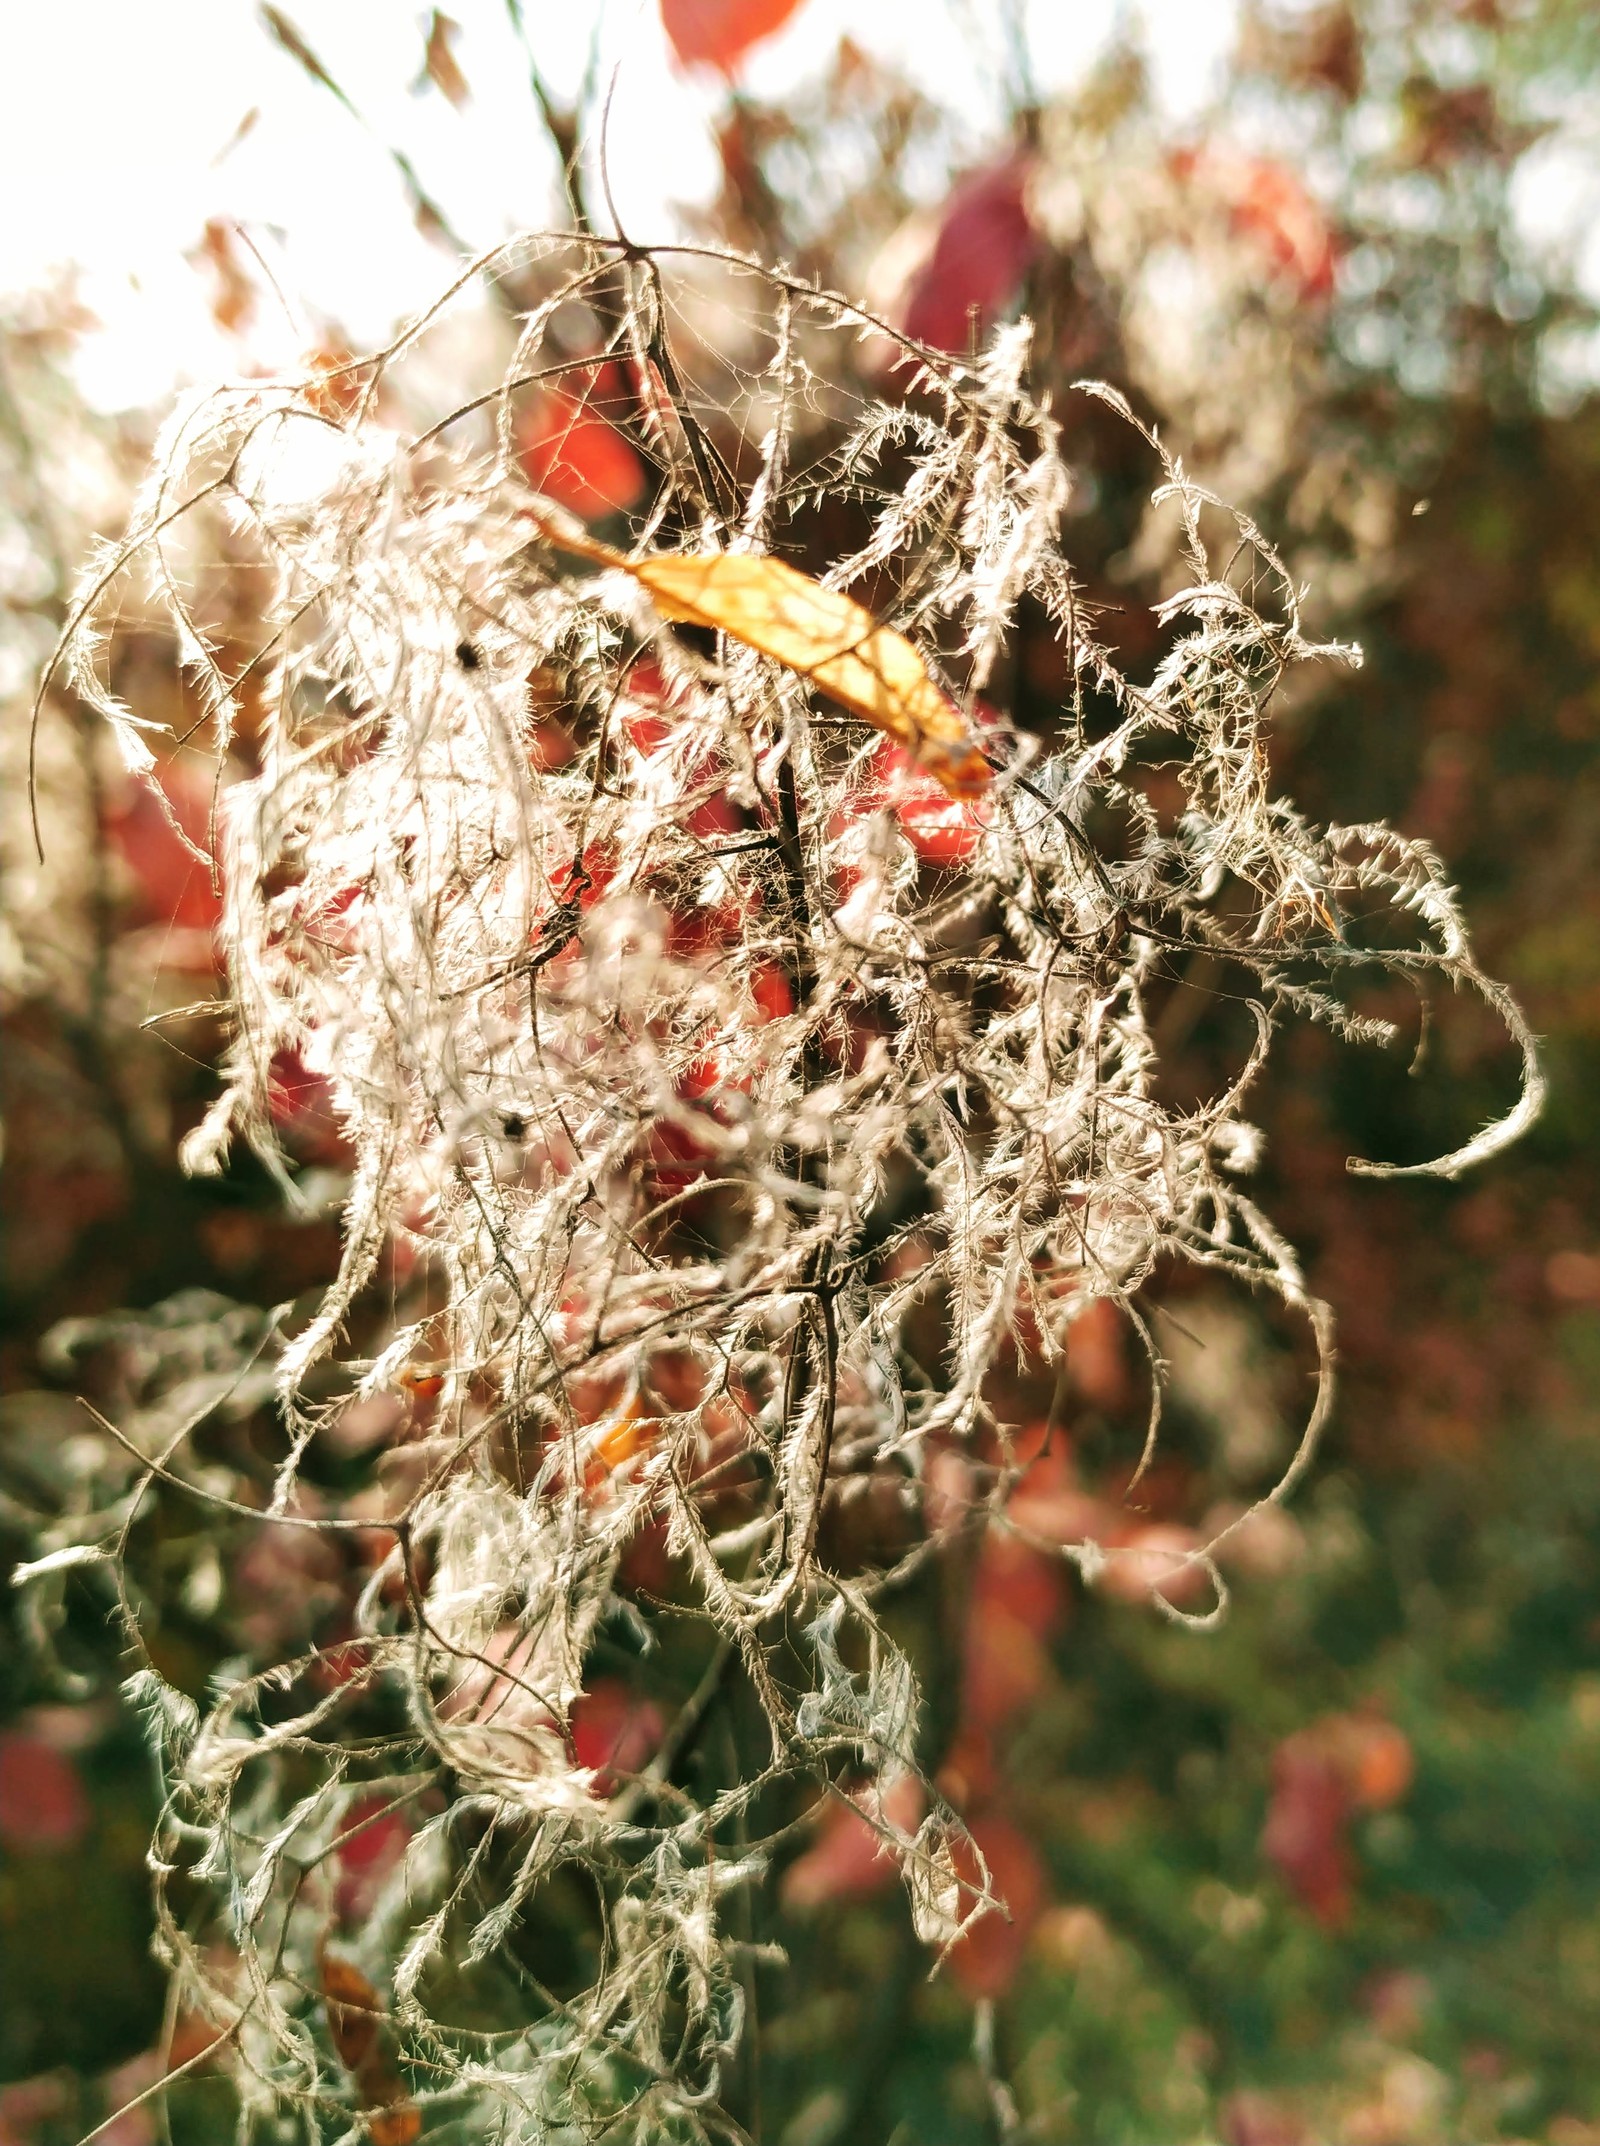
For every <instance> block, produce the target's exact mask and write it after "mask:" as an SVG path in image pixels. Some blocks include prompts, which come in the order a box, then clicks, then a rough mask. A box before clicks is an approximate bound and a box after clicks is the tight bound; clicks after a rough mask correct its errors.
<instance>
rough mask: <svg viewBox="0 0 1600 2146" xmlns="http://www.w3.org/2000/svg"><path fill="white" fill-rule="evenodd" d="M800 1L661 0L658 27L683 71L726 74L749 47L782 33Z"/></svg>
mask: <svg viewBox="0 0 1600 2146" xmlns="http://www.w3.org/2000/svg"><path fill="white" fill-rule="evenodd" d="M799 5H800V0H661V23H662V27H663V28H664V29H665V31H666V33H667V42H668V43H669V44H670V45H671V47H672V49H673V51H674V53H676V55H677V57H678V59H679V61H680V62H681V63H682V64H683V65H684V66H685V67H715V68H717V69H718V70H719V72H721V73H722V74H731V73H732V72H733V70H734V68H735V67H736V66H737V65H738V63H739V61H740V60H742V59H743V58H744V56H745V54H746V53H747V52H748V51H749V50H750V48H751V46H752V45H758V44H760V42H761V40H762V39H763V38H764V37H771V36H772V34H773V32H774V31H775V30H781V29H782V28H783V26H784V24H785V23H786V22H787V21H788V20H789V17H790V16H791V15H792V14H793V13H794V12H795V10H796V8H798V7H799Z"/></svg>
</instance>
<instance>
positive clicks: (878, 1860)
mask: <svg viewBox="0 0 1600 2146" xmlns="http://www.w3.org/2000/svg"><path fill="white" fill-rule="evenodd" d="M922 1806H923V1795H922V1784H921V1783H920V1782H919V1781H918V1780H917V1779H916V1778H915V1776H914V1775H912V1774H902V1775H901V1776H900V1778H899V1779H898V1780H897V1781H896V1782H894V1783H893V1785H892V1786H891V1787H890V1788H889V1790H888V1791H887V1793H886V1794H885V1796H884V1815H885V1816H886V1817H887V1818H888V1819H890V1820H891V1821H892V1822H893V1823H894V1824H895V1825H897V1826H899V1827H900V1828H901V1830H902V1831H903V1832H906V1833H912V1832H915V1830H916V1828H917V1826H918V1824H919V1823H920V1822H921V1818H922ZM818 1810H819V1813H820V1818H819V1823H818V1826H817V1835H816V1839H815V1840H814V1841H813V1842H812V1844H811V1846H810V1847H809V1848H807V1850H806V1851H805V1853H804V1854H803V1855H800V1856H797V1857H796V1858H795V1860H794V1861H793V1862H792V1863H791V1864H790V1865H789V1868H788V1869H787V1870H786V1871H785V1872H784V1874H783V1883H782V1886H781V1887H780V1889H779V1890H780V1892H781V1894H782V1897H783V1904H784V1906H785V1907H786V1908H789V1909H791V1910H794V1909H799V1910H805V1909H807V1908H819V1907H822V1906H824V1905H825V1904H826V1903H827V1902H828V1901H830V1900H865V1899H867V1898H869V1897H870V1896H871V1895H872V1894H874V1893H881V1892H885V1891H887V1889H888V1888H889V1887H890V1886H891V1885H893V1883H894V1882H895V1879H896V1878H897V1877H898V1876H899V1868H898V1865H897V1864H896V1862H895V1859H894V1857H893V1855H891V1854H890V1853H889V1851H888V1850H887V1849H886V1848H885V1846H884V1843H883V1837H882V1835H881V1834H879V1833H877V1832H876V1831H875V1830H874V1829H873V1827H872V1826H871V1825H869V1824H868V1822H867V1820H866V1818H865V1817H864V1816H863V1815H862V1813H861V1812H860V1811H859V1810H858V1809H857V1808H856V1806H855V1804H853V1803H850V1802H846V1801H841V1800H840V1799H839V1798H838V1797H837V1796H827V1797H825V1798H824V1799H823V1801H822V1803H821V1804H820V1805H819V1806H818Z"/></svg>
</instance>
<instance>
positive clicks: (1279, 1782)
mask: <svg viewBox="0 0 1600 2146" xmlns="http://www.w3.org/2000/svg"><path fill="white" fill-rule="evenodd" d="M1272 1777H1273V1787H1272V1801H1271V1803H1270V1804H1269V1805H1268V1807H1267V1822H1266V1825H1265V1827H1264V1828H1263V1829H1262V1834H1261V1850H1262V1853H1263V1854H1264V1855H1265V1856H1266V1858H1267V1860H1268V1861H1269V1862H1270V1863H1273V1864H1275V1865H1276V1866H1277V1868H1278V1871H1279V1873H1280V1875H1281V1876H1282V1878H1283V1881H1284V1883H1285V1884H1286V1885H1287V1886H1288V1888H1289V1890H1290V1892H1291V1893H1293V1894H1294V1896H1295V1898H1296V1899H1297V1900H1298V1901H1299V1902H1300V1905H1301V1906H1302V1907H1304V1908H1307V1909H1309V1911H1310V1912H1311V1913H1312V1914H1313V1915H1314V1916H1315V1917H1316V1918H1317V1920H1318V1922H1321V1923H1325V1924H1327V1925H1328V1926H1329V1927H1330V1928H1337V1927H1338V1925H1340V1924H1341V1923H1343V1922H1344V1921H1345V1920H1346V1919H1347V1917H1348V1915H1349V1913H1350V1880H1351V1867H1350V1847H1349V1842H1348V1841H1347V1839H1346V1837H1345V1829H1346V1825H1347V1823H1348V1821H1349V1817H1350V1801H1351V1799H1350V1786H1349V1782H1348V1781H1347V1779H1346V1777H1345V1770H1344V1768H1343V1767H1342V1766H1341V1765H1340V1764H1339V1762H1338V1760H1337V1759H1336V1758H1335V1757H1334V1756H1333V1755H1332V1754H1331V1753H1330V1752H1328V1751H1327V1750H1326V1749H1324V1748H1323V1746H1322V1744H1321V1742H1320V1741H1319V1739H1318V1738H1317V1737H1316V1735H1315V1734H1314V1732H1307V1731H1302V1732H1301V1733H1300V1734H1299V1735H1297V1736H1291V1737H1288V1738H1287V1739H1286V1740H1285V1741H1284V1742H1283V1743H1281V1744H1280V1745H1279V1746H1278V1750H1277V1754H1276V1756H1275V1757H1274V1759H1273V1762H1272Z"/></svg>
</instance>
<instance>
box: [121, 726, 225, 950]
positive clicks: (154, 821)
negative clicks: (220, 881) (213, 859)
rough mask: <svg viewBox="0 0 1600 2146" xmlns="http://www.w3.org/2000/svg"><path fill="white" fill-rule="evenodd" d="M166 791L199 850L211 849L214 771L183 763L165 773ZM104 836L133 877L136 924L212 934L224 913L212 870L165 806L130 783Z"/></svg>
mask: <svg viewBox="0 0 1600 2146" xmlns="http://www.w3.org/2000/svg"><path fill="white" fill-rule="evenodd" d="M161 788H162V792H163V795H164V796H165V797H166V800H167V803H168V805H169V806H170V807H171V810H172V815H173V818H174V819H176V821H177V823H178V826H179V827H181V828H182V829H183V832H184V834H186V835H187V836H188V838H189V840H190V842H192V843H193V844H194V845H195V848H196V849H202V850H203V849H204V848H205V847H206V841H207V834H208V830H209V824H210V819H211V796H212V770H211V768H210V766H209V764H207V765H202V764H201V763H200V762H198V761H191V760H178V761H174V762H172V763H171V764H170V765H169V766H168V767H166V768H165V769H164V770H163V771H162V776H161ZM103 825H104V831H105V834H106V837H107V839H108V840H109V842H110V843H111V846H112V848H113V849H115V851H116V852H117V854H118V856H119V857H120V858H121V859H122V861H123V863H124V864H125V865H126V866H127V867H128V870H129V871H130V873H131V874H132V877H133V885H134V893H133V903H134V912H135V921H136V922H138V923H141V924H172V925H175V926H176V927H177V928H178V929H179V930H181V931H203V932H209V931H210V930H211V928H212V926H213V925H214V924H215V923H216V921H217V918H218V916H219V914H220V913H221V904H220V902H219V901H218V899H217V896H216V895H215V893H214V892H213V891H212V885H211V871H210V867H209V866H208V865H206V864H203V863H202V862H201V861H200V859H199V858H198V857H196V856H194V855H193V854H192V853H191V852H190V851H189V850H188V849H187V848H186V847H185V845H184V843H183V842H182V841H181V840H180V838H179V836H178V835H177V833H176V832H175V830H174V828H173V826H172V823H171V821H170V820H169V819H168V818H167V815H166V814H165V813H164V812H163V811H162V809H161V806H160V804H159V803H158V802H157V800H156V798H155V797H154V796H153V795H152V794H151V792H150V791H149V790H148V789H146V788H145V786H144V785H143V784H142V783H137V784H134V783H130V784H129V785H128V787H127V789H126V791H125V792H124V793H123V794H122V796H121V797H119V798H118V799H117V800H116V801H115V802H114V803H113V804H110V805H108V806H107V807H106V810H105V816H104V821H103Z"/></svg>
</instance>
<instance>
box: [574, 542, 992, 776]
mask: <svg viewBox="0 0 1600 2146" xmlns="http://www.w3.org/2000/svg"><path fill="white" fill-rule="evenodd" d="M541 525H542V527H543V528H544V531H545V534H547V535H548V536H549V537H551V538H552V539H553V541H554V542H556V543H558V544H560V545H561V546H563V548H564V549H566V550H569V551H576V552H578V553H579V554H580V556H582V557H583V558H587V559H594V560H597V561H598V562H600V563H601V564H603V565H606V566H614V567H620V568H621V570H622V571H623V572H624V573H626V574H631V575H632V576H633V578H634V580H635V581H637V582H638V583H639V585H640V587H641V588H642V589H644V590H645V592H646V593H647V594H648V596H649V597H650V599H651V601H652V602H653V603H654V605H655V607H656V609H657V610H658V611H659V612H660V613H661V615H662V616H663V618H669V619H675V620H678V621H680V622H681V623H683V624H685V625H691V626H710V627H714V628H715V629H716V630H718V631H719V632H721V633H726V634H731V635H732V637H733V638H734V640H736V641H742V642H744V644H745V646H746V647H747V648H754V649H758V650H759V651H760V653H761V654H762V655H764V656H771V657H772V658H773V660H774V661H775V662H778V663H782V664H785V665H786V666H787V667H788V668H789V669H790V670H792V671H797V672H798V673H799V674H800V676H801V677H802V678H808V679H810V681H811V682H812V684H813V685H815V686H816V687H818V688H819V690H820V691H822V692H824V693H826V694H828V695H829V697H830V698H831V699H833V700H836V701H839V702H840V703H841V704H842V705H843V706H844V707H846V708H849V709H850V710H851V711H852V713H854V714H856V715H859V716H862V717H864V718H865V720H866V721H867V722H869V723H871V724H872V725H873V727H874V728H875V729H877V730H881V731H883V732H884V734H885V735H886V736H888V737H891V738H894V739H895V740H896V741H897V742H898V743H899V744H901V745H903V746H905V748H906V749H907V751H908V752H910V753H911V755H912V757H913V758H914V759H915V760H916V761H917V762H918V764H919V765H920V766H922V767H924V768H926V769H927V771H928V773H929V774H930V775H932V776H933V778H934V779H935V781H936V782H938V783H940V784H942V785H943V787H944V788H945V789H946V790H948V791H949V793H950V795H951V796H952V797H976V796H978V795H979V794H980V793H981V792H982V791H984V790H986V789H987V788H988V786H989V783H990V780H991V772H990V768H989V763H988V762H987V761H986V760H985V759H984V757H983V754H982V753H981V752H980V751H979V750H978V741H977V738H976V737H975V735H974V734H973V731H972V729H971V727H970V726H969V724H968V722H967V719H966V717H965V716H964V715H963V714H962V713H961V710H960V709H959V708H958V707H956V705H955V704H954V702H953V701H951V699H950V698H949V696H948V695H947V694H946V693H944V692H943V691H942V689H941V688H940V687H939V685H938V684H937V683H936V682H935V680H934V679H933V677H932V676H931V675H930V673H929V671H928V666H927V665H926V663H924V661H923V660H922V657H921V656H920V655H919V654H918V653H917V651H916V649H915V648H914V647H913V646H912V644H911V643H910V642H909V641H908V640H907V639H906V637H905V635H904V634H902V633H896V632H895V630H894V628H893V627H892V626H880V625H878V624H877V623H876V621H875V620H874V618H873V616H872V613H871V612H870V611H868V610H866V609H865V608H864V606H862V605H861V604H858V603H857V602H855V600H854V599H853V598H852V597H849V596H842V595H840V594H839V593H838V592H837V591H836V590H833V589H825V588H823V586H822V585H821V583H820V582H817V581H813V580H812V579H811V577H810V575H809V574H802V573H801V572H800V571H799V570H798V568H796V567H793V566H790V565H788V564H786V562H785V561H784V560H782V559H768V558H755V557H753V556H751V555H750V554H749V553H745V552H673V553H658V554H657V555H655V556H654V557H651V558H645V559H629V558H626V557H624V555H623V554H622V553H621V552H620V551H615V550H613V549H612V547H611V546H610V545H609V544H602V543H600V542H598V541H597V540H596V539H595V538H594V537H591V536H590V535H589V534H588V532H587V531H586V530H582V529H580V528H578V527H577V526H575V525H569V524H568V522H567V520H566V517H564V516H563V517H561V518H560V519H559V520H558V519H557V518H556V517H554V516H552V515H548V514H544V515H542V516H541Z"/></svg>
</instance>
